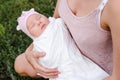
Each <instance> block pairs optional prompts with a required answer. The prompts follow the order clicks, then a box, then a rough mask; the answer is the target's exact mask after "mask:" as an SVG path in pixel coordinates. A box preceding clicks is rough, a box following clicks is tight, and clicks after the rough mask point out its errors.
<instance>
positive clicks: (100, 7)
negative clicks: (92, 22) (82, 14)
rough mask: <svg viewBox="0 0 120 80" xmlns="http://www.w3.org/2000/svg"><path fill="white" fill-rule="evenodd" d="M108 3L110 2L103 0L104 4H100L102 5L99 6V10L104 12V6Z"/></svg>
mask: <svg viewBox="0 0 120 80" xmlns="http://www.w3.org/2000/svg"><path fill="white" fill-rule="evenodd" d="M107 2H108V0H102V2H101V3H100V5H99V6H98V8H99V9H100V10H103V8H104V6H105V5H106V3H107Z"/></svg>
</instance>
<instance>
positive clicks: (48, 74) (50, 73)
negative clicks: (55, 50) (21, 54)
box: [28, 52, 59, 78]
mask: <svg viewBox="0 0 120 80" xmlns="http://www.w3.org/2000/svg"><path fill="white" fill-rule="evenodd" d="M44 56H45V53H40V52H31V53H30V55H29V57H28V59H29V63H30V64H31V65H32V66H33V68H34V69H35V71H36V72H37V74H36V75H38V74H40V76H41V77H44V78H55V77H58V74H59V72H58V70H57V69H48V68H45V67H43V66H42V65H40V64H39V63H38V58H40V57H44Z"/></svg>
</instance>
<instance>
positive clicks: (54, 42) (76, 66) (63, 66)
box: [33, 18, 109, 80]
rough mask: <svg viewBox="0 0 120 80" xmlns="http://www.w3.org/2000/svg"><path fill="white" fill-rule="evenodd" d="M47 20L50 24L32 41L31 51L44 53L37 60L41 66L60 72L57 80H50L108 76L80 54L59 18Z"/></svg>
mask: <svg viewBox="0 0 120 80" xmlns="http://www.w3.org/2000/svg"><path fill="white" fill-rule="evenodd" d="M49 20H50V24H49V25H48V26H47V28H46V29H45V31H44V32H43V33H42V35H41V36H40V37H38V38H35V39H34V42H33V44H34V49H33V50H37V51H40V52H45V53H46V56H45V57H43V58H40V59H39V63H40V64H41V65H43V66H44V67H47V68H57V69H58V70H59V71H60V74H59V76H58V78H53V79H52V78H51V79H50V80H102V79H104V78H105V77H107V76H109V75H108V74H107V73H106V72H105V71H104V70H102V69H101V68H100V67H99V66H97V65H96V64H95V63H94V62H92V61H91V60H89V59H88V58H86V57H85V56H83V55H82V54H81V53H80V51H79V49H78V48H77V47H76V45H75V43H74V41H73V39H72V38H71V36H70V34H69V32H68V30H67V28H66V27H65V25H64V23H63V21H62V20H61V19H60V18H59V19H54V18H49Z"/></svg>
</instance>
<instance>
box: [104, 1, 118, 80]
mask: <svg viewBox="0 0 120 80" xmlns="http://www.w3.org/2000/svg"><path fill="white" fill-rule="evenodd" d="M107 21H108V22H107V23H108V25H109V27H110V30H111V35H112V41H113V73H112V76H110V77H109V78H108V79H106V80H120V0H109V1H108V7H107Z"/></svg>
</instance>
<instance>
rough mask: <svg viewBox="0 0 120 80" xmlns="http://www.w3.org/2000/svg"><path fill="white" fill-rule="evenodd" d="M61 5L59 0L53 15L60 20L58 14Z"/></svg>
mask: <svg viewBox="0 0 120 80" xmlns="http://www.w3.org/2000/svg"><path fill="white" fill-rule="evenodd" d="M59 3H60V0H57V3H56V7H55V10H54V14H53V17H54V18H59V17H60V16H59V13H58V6H59Z"/></svg>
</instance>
